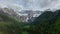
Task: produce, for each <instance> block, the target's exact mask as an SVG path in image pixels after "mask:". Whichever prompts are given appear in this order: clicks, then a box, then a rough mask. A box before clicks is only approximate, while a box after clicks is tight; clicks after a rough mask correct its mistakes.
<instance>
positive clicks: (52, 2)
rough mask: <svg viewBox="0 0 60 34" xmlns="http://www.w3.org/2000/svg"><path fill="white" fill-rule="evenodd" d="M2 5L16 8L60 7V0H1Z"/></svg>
mask: <svg viewBox="0 0 60 34" xmlns="http://www.w3.org/2000/svg"><path fill="white" fill-rule="evenodd" d="M0 7H11V8H13V9H16V10H22V9H30V10H31V9H32V10H44V9H47V8H50V9H60V0H0Z"/></svg>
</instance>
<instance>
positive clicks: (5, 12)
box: [0, 8, 20, 19]
mask: <svg viewBox="0 0 60 34" xmlns="http://www.w3.org/2000/svg"><path fill="white" fill-rule="evenodd" d="M0 14H3V15H7V16H9V17H12V18H15V19H19V18H20V17H19V15H18V14H17V13H16V12H15V11H14V10H13V9H11V8H0Z"/></svg>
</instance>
